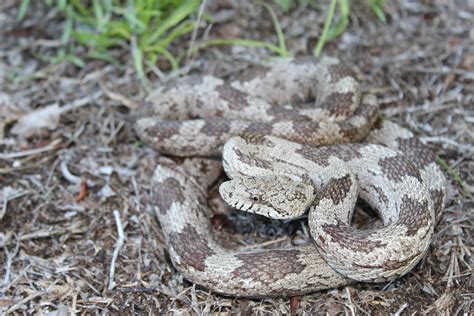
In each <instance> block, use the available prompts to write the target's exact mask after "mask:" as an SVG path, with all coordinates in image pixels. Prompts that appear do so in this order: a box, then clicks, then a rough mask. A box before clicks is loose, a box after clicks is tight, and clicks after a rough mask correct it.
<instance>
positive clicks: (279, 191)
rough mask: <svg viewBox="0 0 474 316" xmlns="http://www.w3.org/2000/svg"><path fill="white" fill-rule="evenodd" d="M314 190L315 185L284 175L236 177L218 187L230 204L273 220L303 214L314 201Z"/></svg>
mask: <svg viewBox="0 0 474 316" xmlns="http://www.w3.org/2000/svg"><path fill="white" fill-rule="evenodd" d="M313 191H314V188H313V186H312V185H310V184H307V183H306V182H299V181H295V180H293V179H291V178H289V177H287V176H281V175H271V176H262V177H248V178H236V179H232V180H229V181H226V182H224V183H222V184H221V185H220V187H219V193H220V194H221V197H222V198H223V199H224V201H225V202H226V203H227V204H228V205H230V206H232V207H234V208H236V209H238V210H241V211H244V212H249V213H254V214H258V215H263V216H265V217H269V218H274V219H288V218H295V217H298V216H300V215H301V214H303V213H304V212H305V211H306V209H307V208H308V207H309V206H310V204H311V203H312V201H313V200H314V194H313Z"/></svg>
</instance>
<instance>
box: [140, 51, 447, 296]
mask: <svg viewBox="0 0 474 316" xmlns="http://www.w3.org/2000/svg"><path fill="white" fill-rule="evenodd" d="M149 102H150V103H152V111H151V113H149V115H147V116H146V117H144V118H142V119H140V120H138V121H137V122H136V124H135V128H136V131H137V133H138V135H139V136H140V138H141V139H142V140H143V141H145V142H146V143H147V144H148V145H150V146H152V147H153V148H155V149H157V150H158V151H160V152H161V153H166V154H169V155H173V156H180V157H193V158H192V159H191V160H188V159H185V160H184V163H182V164H181V163H179V162H177V161H171V160H169V159H163V158H162V159H160V160H159V162H158V165H157V167H156V170H155V173H154V175H153V179H152V187H153V197H154V199H155V204H154V205H153V207H154V208H155V211H156V215H157V217H158V220H159V221H160V224H161V227H162V230H163V235H164V237H165V240H166V244H167V246H168V250H169V255H170V258H171V261H172V262H173V265H174V266H175V267H176V269H177V270H178V271H180V272H181V273H182V274H183V276H184V277H185V278H187V279H188V280H190V281H192V282H194V283H196V284H199V285H201V286H203V287H206V288H208V289H210V290H212V291H214V292H217V293H222V294H226V295H230V296H239V297H270V296H294V295H302V294H305V293H308V292H312V291H316V290H322V289H328V288H334V287H339V286H343V285H347V284H350V283H352V282H354V280H360V281H368V282H374V281H381V280H393V279H394V278H397V277H399V276H401V275H403V274H405V273H407V272H408V271H410V269H411V268H413V266H414V265H415V264H416V263H417V262H418V261H419V260H420V259H421V258H422V256H423V255H424V254H425V253H426V249H427V248H428V245H429V243H430V241H431V237H432V235H433V227H434V211H436V212H437V213H439V212H440V211H441V210H442V209H443V206H444V202H445V199H446V180H445V178H444V176H443V174H442V172H441V171H440V169H439V167H438V166H437V165H436V163H435V162H434V155H433V154H432V153H431V152H430V150H429V149H427V148H426V147H425V146H424V145H423V144H422V143H421V142H420V141H419V140H418V139H417V138H416V137H415V136H414V135H413V134H412V133H411V132H409V131H407V130H405V129H403V128H401V127H400V126H398V125H396V124H394V123H390V122H387V121H380V120H378V119H377V118H378V104H377V100H376V98H375V97H374V96H372V95H368V94H364V95H363V94H362V93H361V91H360V87H359V84H358V83H357V80H356V79H355V77H354V76H353V75H352V74H351V71H350V70H349V68H347V67H345V66H344V65H343V64H342V63H341V62H339V61H338V60H337V59H334V58H321V59H320V60H315V59H314V58H310V57H306V58H304V57H303V58H296V59H277V60H275V61H273V62H272V63H270V64H268V65H267V66H265V67H263V68H261V69H260V71H256V72H255V73H254V75H253V76H252V77H251V78H250V79H242V80H238V81H234V82H232V83H229V84H228V83H226V82H224V81H223V80H222V79H218V78H214V77H210V76H204V77H190V78H186V79H184V80H182V81H179V82H177V83H176V84H170V85H167V86H165V87H164V88H162V89H159V90H157V91H156V93H154V94H152V95H151V96H150V98H149ZM294 102H295V103H294ZM300 102H302V103H304V104H306V105H308V106H300V104H298V103H300ZM309 102H311V103H309ZM156 116H158V117H156ZM249 133H253V134H254V135H255V134H256V135H257V136H255V137H252V138H251V139H249V138H247V137H248V134H249ZM245 135H246V136H245ZM267 135H272V136H277V137H279V138H283V139H286V140H287V141H286V142H285V140H281V139H280V140H277V139H276V138H271V137H270V138H268V137H267ZM233 136H236V137H234V138H232V137H233ZM241 136H245V137H241ZM229 139H230V140H229ZM288 140H290V141H291V142H288ZM357 142H365V143H370V144H365V145H363V144H358V145H357V144H355V145H344V146H341V145H339V146H335V147H326V148H319V149H314V147H311V146H316V147H317V146H324V145H332V144H346V143H357ZM298 143H299V144H298ZM224 144H225V145H224ZM252 144H253V145H252ZM301 144H306V145H309V146H306V145H301ZM371 144H372V145H371ZM373 144H382V145H383V146H378V145H373ZM254 145H255V146H254ZM271 145H275V146H276V147H274V149H275V148H277V149H278V150H274V149H272V147H271ZM259 146H263V147H266V148H265V149H261V150H260V149H258V148H259ZM269 146H270V147H269ZM384 146H386V147H388V148H391V149H393V150H389V149H387V148H386V147H384ZM224 147H226V148H227V151H226V149H225V148H224ZM249 148H251V150H248V149H249ZM234 149H236V150H234ZM254 150H255V151H254ZM223 151H224V152H223ZM397 151H398V152H397ZM222 154H223V162H222V165H223V166H224V168H225V171H226V173H227V174H228V175H229V177H230V178H233V179H236V178H239V177H241V176H244V177H248V178H251V177H260V176H262V175H263V176H268V175H269V174H277V175H284V176H289V177H290V178H291V179H293V180H292V181H297V182H298V181H302V180H304V179H305V176H304V175H305V174H307V175H309V176H307V177H306V178H308V179H310V180H311V182H312V184H313V185H314V186H315V188H316V189H317V190H318V194H317V197H316V199H315V200H314V204H313V205H311V206H310V213H309V216H308V221H309V226H310V227H311V233H312V235H313V237H314V241H315V243H314V244H305V245H288V246H287V247H285V248H280V249H251V250H249V249H227V248H225V247H223V246H222V243H221V242H220V241H219V240H217V239H218V237H217V236H216V234H215V231H214V229H213V227H212V225H211V221H210V219H209V214H210V210H209V206H208V203H207V199H208V196H207V191H208V190H209V187H210V186H211V185H212V183H214V180H215V178H213V179H214V180H212V179H211V178H212V177H210V175H211V174H212V175H214V176H217V175H218V174H219V172H220V169H219V165H220V163H218V162H217V161H216V160H210V159H200V160H199V159H196V158H195V157H196V156H205V157H210V156H214V157H215V156H222ZM259 155H260V156H259ZM178 161H179V160H178ZM181 161H182V160H181ZM407 161H408V162H407ZM188 162H189V163H188ZM239 164H240V165H241V166H240V167H243V169H242V168H240V167H238V166H237V165H239ZM345 165H350V168H353V172H351V170H348V168H346V167H345ZM350 168H349V169H350ZM250 170H253V171H256V173H255V172H253V171H252V172H249V171H250ZM287 171H296V176H295V174H293V175H292V174H291V172H290V173H288V172H287ZM323 171H328V172H326V173H324V172H323ZM324 174H325V175H328V174H329V177H327V176H323V175H324ZM356 178H358V180H363V181H362V184H361V185H360V187H361V190H360V193H361V195H362V198H364V199H365V200H367V201H368V202H369V204H371V205H372V206H373V207H374V208H375V209H378V210H379V211H380V217H381V219H382V221H383V223H384V225H385V227H383V228H382V229H376V228H375V227H374V229H372V230H369V231H365V232H361V231H357V230H354V229H352V228H351V227H349V219H350V217H351V215H352V210H351V209H350V205H353V203H355V199H356V198H357V191H358V188H357V184H356V183H357V181H356ZM364 179H372V180H373V181H372V182H371V181H365V180H364ZM364 181H365V182H364ZM302 182H303V183H305V182H304V181H302ZM234 183H235V182H234ZM319 190H320V191H319ZM242 196H243V197H244V199H245V198H246V197H245V195H242ZM305 203H306V202H305ZM248 208H249V209H250V206H248ZM297 208H299V207H297ZM297 208H296V209H297ZM301 208H304V207H303V206H302V207H301ZM267 213H268V211H267Z"/></svg>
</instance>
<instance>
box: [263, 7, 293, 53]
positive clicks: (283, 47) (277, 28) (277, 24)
mask: <svg viewBox="0 0 474 316" xmlns="http://www.w3.org/2000/svg"><path fill="white" fill-rule="evenodd" d="M262 5H263V6H264V7H265V9H267V11H268V13H269V14H270V17H271V18H272V22H273V25H274V27H275V31H276V33H277V36H278V46H280V50H281V51H282V52H285V55H288V50H287V49H286V43H285V35H284V34H283V31H282V29H281V25H280V21H278V17H277V15H276V13H275V11H273V9H272V7H271V6H269V5H268V4H266V3H264V2H263V3H262Z"/></svg>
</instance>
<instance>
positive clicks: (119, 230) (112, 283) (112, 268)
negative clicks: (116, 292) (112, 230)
mask: <svg viewBox="0 0 474 316" xmlns="http://www.w3.org/2000/svg"><path fill="white" fill-rule="evenodd" d="M114 217H115V225H116V226H117V234H118V237H119V238H118V240H117V243H116V244H115V249H114V254H113V256H112V260H111V262H110V272H109V287H108V289H109V290H112V289H113V288H114V287H115V286H116V285H117V284H116V283H115V281H114V276H115V263H116V261H117V257H118V255H119V252H120V249H121V248H122V246H123V242H124V240H125V234H124V232H123V226H122V221H121V220H120V213H119V211H117V210H115V211H114Z"/></svg>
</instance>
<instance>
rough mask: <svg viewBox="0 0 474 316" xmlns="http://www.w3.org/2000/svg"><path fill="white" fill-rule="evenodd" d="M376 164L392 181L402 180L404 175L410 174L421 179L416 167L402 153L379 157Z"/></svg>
mask: <svg viewBox="0 0 474 316" xmlns="http://www.w3.org/2000/svg"><path fill="white" fill-rule="evenodd" d="M378 165H379V166H380V167H381V168H382V172H383V173H384V174H385V175H386V176H387V178H388V179H390V180H391V181H394V182H401V181H403V178H404V177H407V176H410V177H415V178H417V179H420V180H421V176H420V172H419V171H418V169H417V168H416V167H415V166H414V165H413V164H412V163H411V162H410V161H409V160H408V159H407V158H406V157H405V156H402V155H397V156H394V157H389V158H383V159H380V161H379V163H378Z"/></svg>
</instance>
